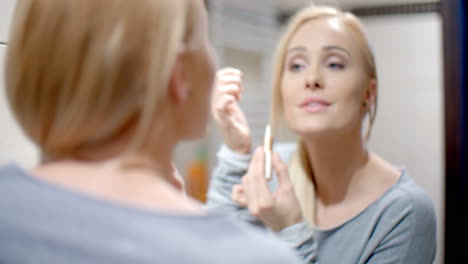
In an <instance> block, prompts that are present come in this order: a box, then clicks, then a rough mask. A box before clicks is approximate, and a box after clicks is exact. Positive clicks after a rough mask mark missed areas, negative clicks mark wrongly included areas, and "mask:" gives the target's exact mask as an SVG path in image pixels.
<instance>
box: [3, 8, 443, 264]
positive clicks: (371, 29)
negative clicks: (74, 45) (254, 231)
mask: <svg viewBox="0 0 468 264" xmlns="http://www.w3.org/2000/svg"><path fill="white" fill-rule="evenodd" d="M15 1H16V0H0V72H2V75H0V89H1V91H0V127H1V137H0V164H4V163H7V162H11V161H16V162H17V163H19V164H20V165H21V166H24V167H26V168H29V167H32V166H34V165H36V164H37V163H38V161H39V156H38V153H37V149H36V148H35V147H34V145H33V144H32V143H31V142H30V141H29V140H28V139H27V138H25V137H24V135H23V133H22V132H21V130H20V129H19V128H18V126H17V124H16V123H15V121H14V119H13V118H12V116H11V113H10V112H9V110H8V108H7V104H6V101H5V96H4V91H3V85H4V81H3V60H4V53H5V48H6V44H7V42H8V28H9V23H10V19H11V14H12V11H13V8H14V5H15ZM308 3H310V1H304V0H287V1H286V0H283V1H282V0H211V1H207V5H208V9H209V15H210V34H211V39H212V41H213V43H214V46H215V49H216V52H217V55H218V67H219V68H221V67H224V66H232V67H236V68H239V69H241V70H242V71H243V73H244V75H243V76H244V86H245V94H244V96H243V100H242V102H241V106H242V108H243V110H244V111H245V113H246V115H247V117H248V119H249V122H250V126H251V130H252V133H253V138H254V143H255V144H259V143H260V142H261V139H262V135H263V133H264V130H265V125H266V124H267V122H268V111H269V105H270V86H271V80H272V78H271V76H272V68H273V65H272V61H273V53H274V49H275V45H276V43H277V40H278V39H279V36H280V34H281V32H282V30H283V27H284V25H285V22H286V21H287V19H288V17H289V16H290V15H291V14H293V13H294V11H295V10H297V9H298V8H300V7H303V6H305V5H307V4H308ZM314 3H316V4H325V5H332V6H335V7H339V8H340V9H342V10H347V11H352V12H353V13H355V14H356V15H358V16H359V17H360V18H361V19H362V22H363V23H364V26H365V30H366V31H367V34H368V37H369V40H370V43H371V46H372V48H373V50H374V53H375V56H376V60H377V68H378V76H379V102H378V104H379V109H378V113H377V119H376V123H375V127H374V129H373V133H372V137H371V141H370V146H371V148H372V149H373V150H374V151H375V152H377V153H379V154H381V155H382V156H383V157H384V158H386V159H387V160H389V161H390V162H392V163H393V164H395V165H397V166H400V167H404V168H407V169H408V170H409V172H410V174H411V175H412V176H413V178H415V180H416V181H417V182H418V183H419V184H421V185H422V186H423V187H424V188H425V189H426V191H427V192H428V193H429V194H430V195H431V197H432V199H433V201H434V204H435V207H436V210H437V216H438V244H439V247H438V249H439V250H438V254H437V257H436V262H435V263H443V256H444V226H445V223H444V221H445V217H444V210H445V208H444V206H445V200H444V191H445V185H444V183H445V171H444V166H445V163H444V160H445V159H444V158H445V156H444V153H445V152H444V98H443V95H444V94H443V91H444V89H443V47H442V43H443V39H442V20H441V16H440V12H439V11H440V10H439V8H440V3H439V2H438V1H424V0H335V1H314ZM277 140H281V141H286V142H291V143H294V135H292V134H291V133H290V132H289V131H288V130H287V128H284V129H282V131H281V135H280V137H279V138H277ZM220 144H221V140H220V135H219V133H218V132H217V130H216V127H215V126H214V125H213V124H212V125H210V127H209V131H208V135H207V136H206V137H205V138H204V139H202V140H199V141H196V142H187V143H183V144H180V145H179V146H178V148H177V152H176V155H175V162H176V165H177V167H178V168H179V170H180V172H181V174H182V175H183V176H184V177H186V179H187V181H188V182H187V185H188V186H187V187H188V190H189V192H190V194H191V195H192V196H194V197H196V198H197V199H200V200H202V201H203V200H204V199H205V192H206V184H207V182H208V179H209V177H210V172H211V170H212V169H213V166H214V165H215V164H216V152H217V150H218V148H219V146H220Z"/></svg>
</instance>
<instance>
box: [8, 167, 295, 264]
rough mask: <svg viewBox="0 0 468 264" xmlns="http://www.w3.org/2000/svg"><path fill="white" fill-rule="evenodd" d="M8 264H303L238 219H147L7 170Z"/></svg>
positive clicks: (147, 214)
mask: <svg viewBox="0 0 468 264" xmlns="http://www.w3.org/2000/svg"><path fill="white" fill-rule="evenodd" d="M0 212H1V213H0V263H5V264H7V263H11V264H15V263H17V264H20V263H21V264H29V263H31V264H55V263H57V264H78V263H82V264H93V263H99V264H111V263H112V264H120V263H122V264H123V263H131V264H140V263H148V264H149V263H153V264H154V263H162V264H186V263H194V264H195V263H200V264H201V263H203V264H209V263H213V264H221V263H231V264H239V263H250V264H259V263H265V264H270V263H276V264H284V263H299V259H298V258H297V256H296V255H295V254H294V252H293V251H292V250H290V249H288V248H287V246H285V245H284V244H283V243H282V242H281V241H279V240H277V239H276V238H274V237H268V234H267V233H265V232H264V231H262V230H255V229H256V228H253V227H251V226H249V225H247V224H245V223H243V224H242V223H239V221H237V220H233V219H231V217H229V216H226V215H221V214H215V213H210V214H208V215H200V216H194V215H180V214H170V213H166V212H157V211H145V210H140V209H136V208H132V207H126V206H122V205H120V204H116V203H112V202H108V201H105V200H100V199H98V198H93V197H90V196H87V195H84V194H81V193H78V192H75V191H72V190H68V189H66V188H62V187H59V186H56V185H53V184H49V183H46V182H44V181H41V180H39V179H37V178H33V177H32V176H31V175H29V174H28V173H26V172H24V171H23V170H21V169H20V168H18V167H17V166H14V165H9V166H6V167H3V168H0Z"/></svg>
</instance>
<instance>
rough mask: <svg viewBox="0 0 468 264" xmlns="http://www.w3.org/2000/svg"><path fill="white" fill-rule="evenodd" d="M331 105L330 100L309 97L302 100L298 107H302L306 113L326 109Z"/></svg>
mask: <svg viewBox="0 0 468 264" xmlns="http://www.w3.org/2000/svg"><path fill="white" fill-rule="evenodd" d="M330 105H331V103H330V102H328V101H326V100H324V99H322V98H319V97H309V98H307V99H306V100H304V101H303V102H302V103H301V104H300V105H299V107H300V108H301V109H304V110H305V111H306V112H308V113H317V112H320V111H323V110H325V109H327V108H328V107H329V106H330Z"/></svg>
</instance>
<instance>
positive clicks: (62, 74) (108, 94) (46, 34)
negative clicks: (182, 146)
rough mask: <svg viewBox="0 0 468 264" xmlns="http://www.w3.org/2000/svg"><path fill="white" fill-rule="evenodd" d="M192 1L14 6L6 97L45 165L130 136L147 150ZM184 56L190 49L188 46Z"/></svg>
mask: <svg viewBox="0 0 468 264" xmlns="http://www.w3.org/2000/svg"><path fill="white" fill-rule="evenodd" d="M194 2H195V1H193V0H171V1H155V0H138V1H129V0H20V1H18V5H17V7H16V11H15V16H14V20H13V24H12V28H11V36H10V41H9V45H8V50H7V59H6V67H5V68H6V70H5V77H6V94H7V98H8V100H9V103H10V106H11V108H12V110H13V112H14V115H15V117H16V119H17V120H18V121H19V123H20V125H21V126H22V128H23V130H24V131H25V133H26V134H27V135H28V136H29V137H30V138H31V139H32V140H33V141H34V142H35V143H36V144H37V145H38V146H39V147H40V149H41V150H42V153H43V156H47V157H49V158H54V159H58V158H69V157H73V156H74V155H76V154H77V153H79V152H80V151H83V150H92V149H94V148H97V147H99V146H101V145H103V144H106V143H108V142H110V141H112V140H115V139H116V138H118V137H120V136H121V135H122V134H123V133H125V132H126V131H128V130H129V129H132V130H134V131H135V135H136V136H134V137H133V138H132V142H131V143H130V144H129V146H132V147H131V149H132V151H134V152H138V154H140V155H141V154H144V153H143V152H145V151H146V150H149V149H151V148H153V149H157V148H155V146H151V144H152V142H151V141H149V140H147V139H148V137H154V131H155V129H156V128H157V120H158V117H159V116H160V115H161V112H163V111H162V110H163V105H164V100H163V99H164V97H165V95H166V89H165V87H167V84H168V81H169V78H170V74H171V69H172V67H173V65H174V63H175V60H176V56H177V53H178V51H179V49H180V48H181V46H183V45H184V44H187V42H189V41H190V40H191V39H192V36H191V35H192V34H191V32H192V31H193V24H194V23H193V21H191V19H192V18H193V16H194V14H193V13H194V11H193V10H194V8H193V6H194V5H195V4H194ZM187 46H188V45H187Z"/></svg>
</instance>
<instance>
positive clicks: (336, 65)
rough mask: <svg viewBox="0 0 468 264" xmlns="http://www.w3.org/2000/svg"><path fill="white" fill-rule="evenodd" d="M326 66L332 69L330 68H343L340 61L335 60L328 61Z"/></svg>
mask: <svg viewBox="0 0 468 264" xmlns="http://www.w3.org/2000/svg"><path fill="white" fill-rule="evenodd" d="M327 66H328V68H330V69H332V70H342V69H344V67H345V66H344V64H342V63H337V62H330V63H328V65H327Z"/></svg>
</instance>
